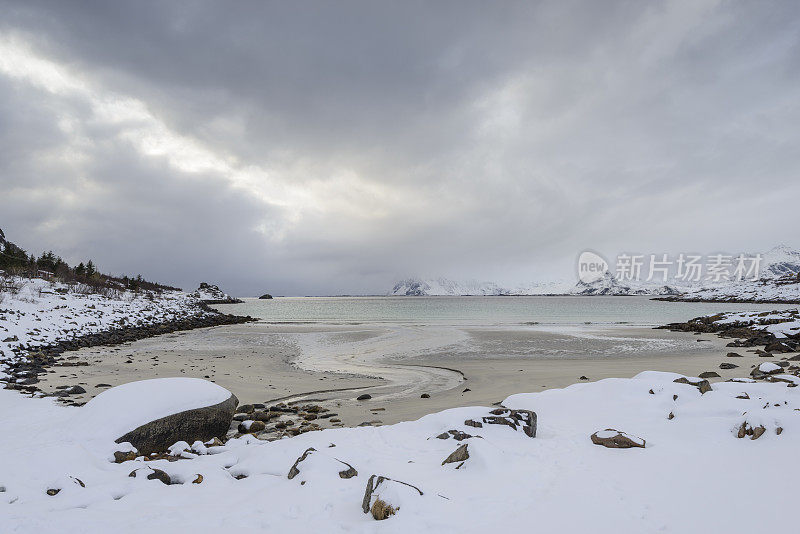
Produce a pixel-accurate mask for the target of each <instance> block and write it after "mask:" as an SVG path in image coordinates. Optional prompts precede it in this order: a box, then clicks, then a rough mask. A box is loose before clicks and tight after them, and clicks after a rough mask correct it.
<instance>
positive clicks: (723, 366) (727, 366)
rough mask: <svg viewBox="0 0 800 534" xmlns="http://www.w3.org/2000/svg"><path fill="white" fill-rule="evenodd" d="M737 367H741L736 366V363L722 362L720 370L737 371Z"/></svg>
mask: <svg viewBox="0 0 800 534" xmlns="http://www.w3.org/2000/svg"><path fill="white" fill-rule="evenodd" d="M737 367H739V366H738V365H736V364H735V363H728V362H722V363H721V364H719V368H720V369H736V368H737Z"/></svg>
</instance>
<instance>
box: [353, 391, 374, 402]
mask: <svg viewBox="0 0 800 534" xmlns="http://www.w3.org/2000/svg"><path fill="white" fill-rule="evenodd" d="M371 398H372V395H370V394H369V393H364V394H363V395H359V396H358V397H356V400H359V401H363V400H369V399H371Z"/></svg>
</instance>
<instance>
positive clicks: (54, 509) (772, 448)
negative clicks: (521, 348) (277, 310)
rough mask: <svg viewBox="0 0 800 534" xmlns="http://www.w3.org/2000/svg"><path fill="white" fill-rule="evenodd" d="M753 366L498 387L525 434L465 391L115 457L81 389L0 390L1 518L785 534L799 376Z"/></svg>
mask: <svg viewBox="0 0 800 534" xmlns="http://www.w3.org/2000/svg"><path fill="white" fill-rule="evenodd" d="M762 366H763V367H764V371H765V373H770V375H769V377H770V378H771V379H772V380H774V381H758V382H757V381H754V380H752V379H749V378H742V379H737V381H732V382H717V383H714V384H712V385H710V386H709V387H710V391H707V392H705V393H701V388H699V387H695V386H693V385H692V384H690V383H676V382H675V380H682V381H686V382H696V383H701V382H700V381H699V380H698V379H694V378H691V377H690V379H689V380H686V379H685V378H684V377H682V376H681V375H676V374H672V373H656V372H646V373H642V374H640V375H638V376H637V377H635V378H633V379H606V380H601V381H599V382H593V383H581V384H575V385H572V386H570V387H568V388H565V389H554V390H548V391H544V392H540V393H525V394H519V395H513V396H511V397H509V398H507V399H506V400H505V401H504V402H503V404H504V405H505V406H506V407H508V408H511V409H515V410H532V411H535V412H536V414H537V415H538V425H537V429H536V432H535V437H531V436H530V435H529V434H527V433H526V432H525V431H524V427H521V426H519V425H517V424H512V423H514V421H513V419H512V418H511V417H509V411H508V410H504V409H501V408H496V407H495V408H487V407H466V408H456V409H452V410H447V411H444V412H440V413H436V414H432V415H429V416H426V417H423V418H422V419H419V420H418V421H413V422H406V423H400V424H396V425H392V426H382V427H362V428H346V429H335V430H324V431H319V432H309V433H306V434H303V435H301V436H298V437H296V438H291V439H284V440H279V441H273V442H268V441H261V440H259V439H256V438H254V437H252V436H245V437H241V438H236V439H231V440H229V441H227V442H226V443H225V444H224V445H223V444H220V443H211V442H208V443H206V444H203V443H200V442H196V443H192V444H190V443H179V444H176V446H174V447H172V448H171V451H172V454H174V455H179V456H180V459H177V458H174V457H173V458H172V459H174V460H176V461H169V460H168V459H167V458H162V459H153V460H145V458H143V457H139V458H137V459H136V460H128V461H124V462H122V463H114V462H113V457H112V456H111V455H110V454H109V453H108V452H105V453H103V452H101V451H102V450H103V448H102V447H100V446H99V445H100V444H99V443H96V441H97V439H98V436H99V435H100V434H102V432H103V431H104V428H103V426H102V425H97V424H94V425H89V424H84V422H83V410H86V411H87V413H88V411H89V410H88V408H89V407H88V405H87V406H86V407H84V408H66V407H61V406H58V405H56V404H54V403H53V401H52V399H35V398H34V399H29V398H25V397H23V396H21V395H16V394H13V393H12V392H9V391H2V390H0V413H2V414H3V415H4V419H3V432H2V433H0V487H1V488H2V489H0V517H2V523H1V524H2V526H3V530H4V531H8V532H20V533H37V534H49V533H60V532H71V531H80V532H85V533H87V534H94V533H101V532H115V533H119V534H123V533H128V532H131V533H132V532H137V533H138V532H145V531H147V532H199V533H205V532H209V533H210V532H219V531H220V530H224V531H236V532H267V531H268V532H287V533H290V532H292V533H293V532H378V531H380V532H387V533H388V532H392V533H400V532H446V533H450V532H452V533H456V532H458V533H473V532H474V533H478V532H489V531H502V532H529V531H531V530H532V529H533V530H541V531H545V532H548V531H557V532H594V533H598V534H615V533H619V532H681V533H685V534H692V533H707V532H727V533H742V534H743V533H748V532H789V531H792V528H791V526H790V525H791V524H792V519H791V513H789V512H788V511H790V510H792V509H793V506H794V499H795V493H796V492H795V486H794V484H795V480H796V479H797V478H798V477H799V476H800V467H798V465H797V464H796V463H795V462H793V461H792V460H791V459H792V458H793V456H794V454H795V451H796V450H797V448H798V447H799V446H800V411H798V410H800V388H797V387H790V386H793V385H795V384H797V383H798V378H797V377H795V376H793V375H790V374H780V370H778V371H774V370H773V367H777V366H775V365H774V364H771V363H764V364H762ZM705 384H706V385H708V383H707V382H706V383H705ZM703 391H706V390H705V389H703ZM92 415H93V417H96V416H97V415H98V414H96V413H94V414H92ZM124 415H125V414H124V413H119V412H118V411H112V412H110V413H107V414H106V417H107V418H108V419H109V420H115V419H117V418H120V417H124ZM100 420H102V418H101V419H100ZM488 421H494V422H495V423H500V424H491V423H488ZM606 429H615V430H616V431H620V432H622V433H624V434H621V436H622V437H621V438H620V442H624V438H625V437H626V435H627V437H628V438H629V439H630V440H631V441H630V442H628V443H634V444H636V445H637V446H635V447H633V448H627V449H625V448H607V447H606V446H601V445H598V444H595V443H593V440H592V439H590V438H591V436H592V435H593V434H594V435H595V437H596V439H597V440H598V441H599V442H601V443H602V442H603V440H605V443H607V444H609V445H613V443H614V442H612V441H611V440H612V437H613V436H615V435H616V432H615V431H608V430H606ZM87 443H90V444H94V445H95V446H92V447H88V446H87ZM642 445H643V447H642ZM114 447H115V444H114V443H113V442H111V441H108V442H107V450H108V451H112V450H115V449H114ZM118 448H122V447H121V446H119V447H118ZM293 466H294V469H293V468H292V467H293ZM156 470H159V471H156ZM373 475H375V477H373ZM378 476H382V477H386V478H385V479H384V480H383V481H381V482H380V483H379V484H377V488H376V489H375V491H374V492H372V493H371V494H370V493H369V492H368V490H367V488H373V487H375V486H376V483H377V482H378V478H377V477H378ZM378 500H380V501H381V503H380V504H376V503H377V501H378ZM387 507H391V512H393V514H391V515H388V514H389V513H390V511H389V510H388V508H387ZM373 513H375V514H378V516H379V517H383V516H384V515H388V518H386V519H385V520H383V521H380V522H377V521H375V519H373Z"/></svg>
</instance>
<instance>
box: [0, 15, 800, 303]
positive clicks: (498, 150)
mask: <svg viewBox="0 0 800 534" xmlns="http://www.w3.org/2000/svg"><path fill="white" fill-rule="evenodd" d="M0 10H2V12H3V17H2V20H0V48H1V49H2V50H0V51H2V52H4V53H3V54H0V156H2V158H0V227H2V228H4V230H6V234H7V236H8V237H9V238H11V239H12V240H15V241H17V242H19V243H20V244H22V245H26V246H27V247H28V248H32V249H37V250H43V249H49V248H53V249H54V250H57V251H59V252H60V253H62V254H63V255H64V256H65V257H66V258H68V259H72V260H73V261H74V260H77V259H80V258H84V257H93V258H95V260H96V261H97V262H98V263H99V264H100V265H101V267H104V268H106V269H108V270H110V271H113V272H139V271H141V272H142V273H143V274H145V275H146V276H148V277H152V278H158V279H160V280H163V281H165V282H170V283H174V284H178V285H183V286H186V287H189V286H191V285H194V284H196V283H197V282H198V281H200V280H203V279H209V280H213V281H216V282H219V283H220V284H221V285H223V286H224V287H225V288H227V289H229V290H230V291H232V292H234V293H237V294H245V295H247V294H249V295H253V294H256V293H259V292H260V291H263V290H270V291H271V292H274V293H278V294H330V293H359V292H382V291H384V290H386V289H387V288H388V287H389V286H390V285H391V283H392V282H393V280H394V279H395V278H397V277H401V276H406V275H409V274H421V275H439V274H442V275H447V276H452V277H477V278H495V279H498V280H500V281H505V282H517V281H527V280H534V279H538V278H547V277H552V276H561V277H565V276H571V274H572V273H571V272H570V271H569V269H571V268H572V264H573V261H574V258H575V256H576V255H577V253H578V252H580V250H582V249H583V248H587V247H590V248H593V249H597V250H600V251H603V252H606V253H607V254H609V255H611V254H614V253H616V252H618V251H621V250H629V251H630V250H638V251H641V252H643V253H650V252H654V253H658V252H662V251H663V252H680V251H704V252H705V251H707V252H711V251H718V250H729V251H731V252H738V251H741V250H763V249H765V248H769V247H771V246H772V245H773V244H775V243H777V242H787V243H788V244H792V245H795V246H797V245H800V243H798V242H797V237H796V236H797V232H796V225H797V215H796V213H797V210H796V201H795V200H794V199H796V198H797V195H798V193H800V182H799V181H798V180H797V179H796V176H797V175H798V171H800V158H798V157H797V155H796V152H797V150H796V146H797V145H798V141H800V139H798V138H799V137H800V130H798V129H797V127H796V124H798V119H800V109H798V107H797V105H796V95H797V94H798V89H800V87H798V85H800V83H798V82H799V81H800V80H798V73H800V70H798V69H797V66H798V64H800V44H799V43H798V34H797V32H796V28H797V27H798V23H800V9H798V7H797V6H796V5H795V4H793V3H791V2H783V3H781V2H776V3H770V4H769V5H768V6H767V5H764V4H760V5H759V4H755V3H744V2H743V3H730V2H717V1H707V2H698V1H691V2H689V1H687V2H666V3H658V4H656V3H639V2H603V3H598V2H536V3H531V2H520V3H514V2H509V3H504V4H502V5H497V4H495V5H491V6H490V5H487V4H485V3H482V2H476V3H463V2H459V3H430V4H429V3H417V2H402V3H401V2H398V3H394V4H389V3H374V2H344V3H336V4H332V3H327V2H320V3H313V2H309V3H303V4H302V5H298V4H296V3H294V4H289V3H278V2H276V3H263V2H253V3H248V2H237V3H235V4H230V3H222V2H171V3H163V2H135V3H114V4H112V3H108V2H84V3H81V4H77V5H76V4H72V3H71V4H70V5H67V4H66V3H63V2H35V1H26V2H0ZM3 47H4V48H3ZM54 69H55V71H56V75H54V74H53V72H54Z"/></svg>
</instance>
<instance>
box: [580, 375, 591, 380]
mask: <svg viewBox="0 0 800 534" xmlns="http://www.w3.org/2000/svg"><path fill="white" fill-rule="evenodd" d="M578 380H589V377H588V376H583V375H581V377H580V378H579V379H578Z"/></svg>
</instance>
